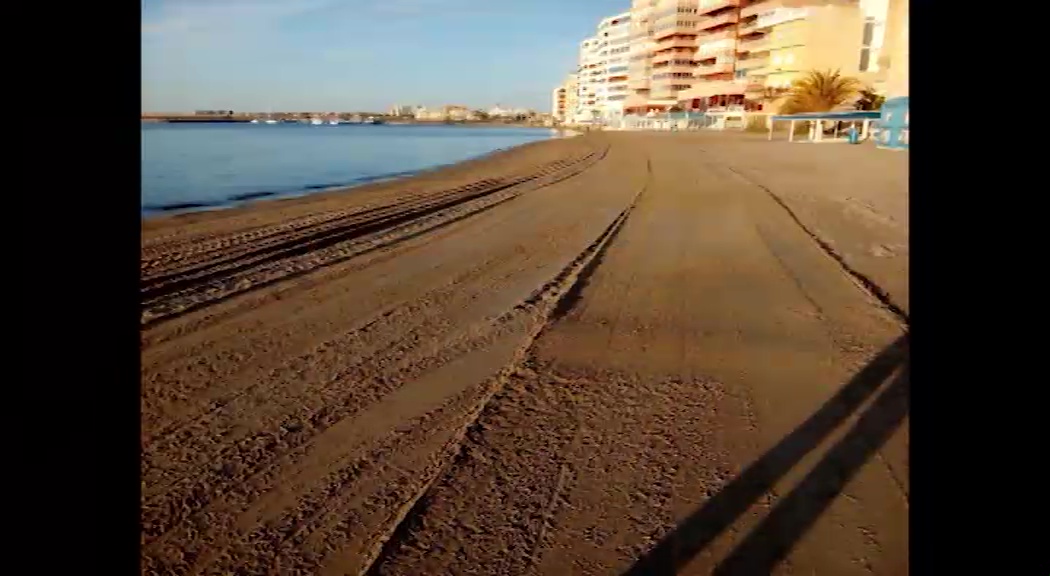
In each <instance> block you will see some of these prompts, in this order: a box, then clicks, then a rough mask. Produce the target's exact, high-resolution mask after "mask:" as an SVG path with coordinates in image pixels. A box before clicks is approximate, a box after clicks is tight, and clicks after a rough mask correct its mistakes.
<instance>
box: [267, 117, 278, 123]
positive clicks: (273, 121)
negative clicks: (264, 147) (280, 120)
mask: <svg viewBox="0 0 1050 576" xmlns="http://www.w3.org/2000/svg"><path fill="white" fill-rule="evenodd" d="M266 123H267V124H276V123H277V121H276V120H274V119H273V118H270V119H269V120H267V121H266Z"/></svg>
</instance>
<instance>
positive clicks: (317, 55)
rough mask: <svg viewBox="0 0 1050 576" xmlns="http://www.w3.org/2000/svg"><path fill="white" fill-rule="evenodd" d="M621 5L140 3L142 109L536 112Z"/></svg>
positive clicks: (624, 5)
mask: <svg viewBox="0 0 1050 576" xmlns="http://www.w3.org/2000/svg"><path fill="white" fill-rule="evenodd" d="M629 7H630V0H142V108H143V110H145V111H152V112H175V111H189V110H197V109H233V110H245V111H267V110H275V111H278V110H339V111H352V110H367V111H383V110H386V109H387V108H389V107H390V106H391V105H392V104H423V105H428V106H437V105H442V104H464V105H467V106H471V107H482V108H488V107H491V106H492V105H494V104H497V103H499V104H502V105H505V106H506V105H512V106H524V107H529V108H535V109H537V110H541V111H546V110H547V109H548V108H550V93H551V90H552V89H553V88H554V86H555V85H556V84H558V83H559V82H561V80H562V79H563V78H564V77H565V75H566V74H567V73H569V72H570V71H571V70H572V69H573V68H574V66H575V64H576V56H577V46H578V44H579V42H580V41H581V40H582V39H583V38H584V37H586V36H587V35H589V34H593V33H594V28H595V26H597V24H598V21H599V20H600V19H602V18H603V17H605V16H609V15H612V14H616V13H619V12H623V11H626V10H628V9H629Z"/></svg>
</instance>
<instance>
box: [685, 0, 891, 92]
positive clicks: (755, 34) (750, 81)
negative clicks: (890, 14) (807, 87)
mask: <svg viewBox="0 0 1050 576" xmlns="http://www.w3.org/2000/svg"><path fill="white" fill-rule="evenodd" d="M865 1H869V2H871V3H872V7H871V8H870V9H869V12H871V13H873V14H876V13H877V12H878V8H877V6H875V4H876V3H877V2H879V1H882V2H886V0H865ZM697 4H698V8H697V15H698V23H697V31H698V36H697V49H696V56H695V59H696V62H697V66H696V71H695V72H694V76H695V81H694V83H693V86H692V87H691V88H690V89H689V90H685V91H683V92H681V93H680V94H679V100H680V101H682V103H683V105H684V106H685V107H687V108H704V107H707V106H722V105H729V106H733V105H739V106H743V107H745V108H758V107H760V106H763V105H766V106H769V107H772V108H776V106H777V104H779V102H776V103H774V102H766V101H765V100H766V91H767V88H774V89H776V88H781V89H786V88H788V87H790V86H791V84H792V82H794V81H795V80H796V79H798V78H799V77H801V76H803V75H805V74H806V73H808V72H809V71H811V70H839V71H841V72H842V73H844V74H849V75H853V76H862V75H861V69H862V67H863V66H870V65H869V64H866V63H865V62H866V61H865V60H864V59H865V58H867V59H868V60H870V61H871V62H872V63H874V61H875V60H874V58H875V57H876V56H877V55H876V56H873V50H874V51H876V52H877V51H878V50H880V49H881V36H880V39H879V41H878V42H873V40H872V38H874V36H875V32H876V31H877V29H876V24H877V22H876V19H875V18H874V17H872V18H866V17H865V12H864V11H863V10H862V9H861V6H860V4H859V3H858V1H857V0H698V3H697ZM770 105H771V106H770Z"/></svg>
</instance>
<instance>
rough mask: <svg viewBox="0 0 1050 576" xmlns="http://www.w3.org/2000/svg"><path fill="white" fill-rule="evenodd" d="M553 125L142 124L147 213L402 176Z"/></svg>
mask: <svg viewBox="0 0 1050 576" xmlns="http://www.w3.org/2000/svg"><path fill="white" fill-rule="evenodd" d="M555 136H556V133H555V132H554V131H553V130H551V129H548V128H498V127H470V126H448V125H439V126H422V125H401V126H397V125H394V126H391V125H354V124H349V125H338V126H329V125H323V126H311V125H304V124H273V125H267V124H147V123H144V124H142V214H143V216H151V215H156V214H160V213H170V212H178V211H188V210H201V209H214V208H223V207H229V206H234V205H237V204H239V203H242V202H246V201H249V200H258V199H261V198H267V197H282V196H294V195H302V194H308V193H311V192H317V191H321V190H325V189H329V188H336V187H342V186H352V185H357V184H364V183H366V182H373V181H376V180H382V179H387V178H393V177H397V176H405V175H409V174H412V173H414V172H417V171H419V170H423V169H426V168H432V167H435V166H441V165H445V164H452V163H455V162H459V161H462V160H466V159H468V158H473V157H476V156H480V155H482V154H485V153H488V152H492V151H494V150H498V149H501V148H509V147H511V146H516V145H518V144H524V143H526V142H533V141H536V140H545V139H548V138H552V137H555Z"/></svg>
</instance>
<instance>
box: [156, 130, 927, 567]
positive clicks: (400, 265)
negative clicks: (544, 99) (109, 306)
mask: <svg viewBox="0 0 1050 576" xmlns="http://www.w3.org/2000/svg"><path fill="white" fill-rule="evenodd" d="M907 168H908V166H907V156H906V155H901V154H899V153H894V152H888V151H880V150H875V149H873V148H871V147H867V146H836V145H805V144H786V143H777V142H773V143H770V142H766V141H765V140H764V138H758V137H753V136H751V135H746V134H741V135H735V134H707V133H701V134H685V133H681V134H641V133H591V134H587V135H585V136H580V137H577V138H571V139H564V140H555V141H549V142H541V143H534V144H529V145H526V146H523V147H520V148H517V149H514V150H510V151H506V152H500V153H497V154H494V155H491V156H489V157H486V158H484V159H479V160H476V161H472V162H469V163H465V164H461V165H457V166H454V167H450V168H446V169H441V170H437V171H434V172H431V173H427V174H424V175H420V176H418V177H414V178H409V179H406V180H401V181H395V182H385V183H380V184H375V185H369V186H365V187H361V188H359V189H355V190H353V191H350V192H345V193H340V192H333V193H325V194H320V195H316V196H311V197H306V198H297V199H290V200H277V201H267V202H260V203H258V204H255V205H252V206H249V207H246V208H240V209H235V210H229V211H223V212H213V213H197V214H187V215H182V216H174V217H164V218H160V219H155V220H150V221H147V222H145V223H144V225H143V251H142V302H143V305H142V312H143V315H142V320H143V331H142V438H141V442H142V482H143V484H142V555H143V560H142V571H143V573H157V574H220V573H223V574H224V573H251V574H255V573H278V574H365V573H369V574H406V575H407V574H550V575H561V574H611V575H616V574H639V575H640V574H672V573H679V574H712V573H717V574H765V573H778V574H788V573H811V572H819V573H832V574H871V573H874V574H894V575H896V574H905V573H907V572H908V563H907V558H908V548H907V541H908V523H907V511H908V462H907V443H908V438H907V386H908V376H907V374H908V371H907V362H908V351H907V313H908V312H907V311H908V300H907V296H908V292H907V263H908V253H907V234H908V230H907V211H906V206H907Z"/></svg>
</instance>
